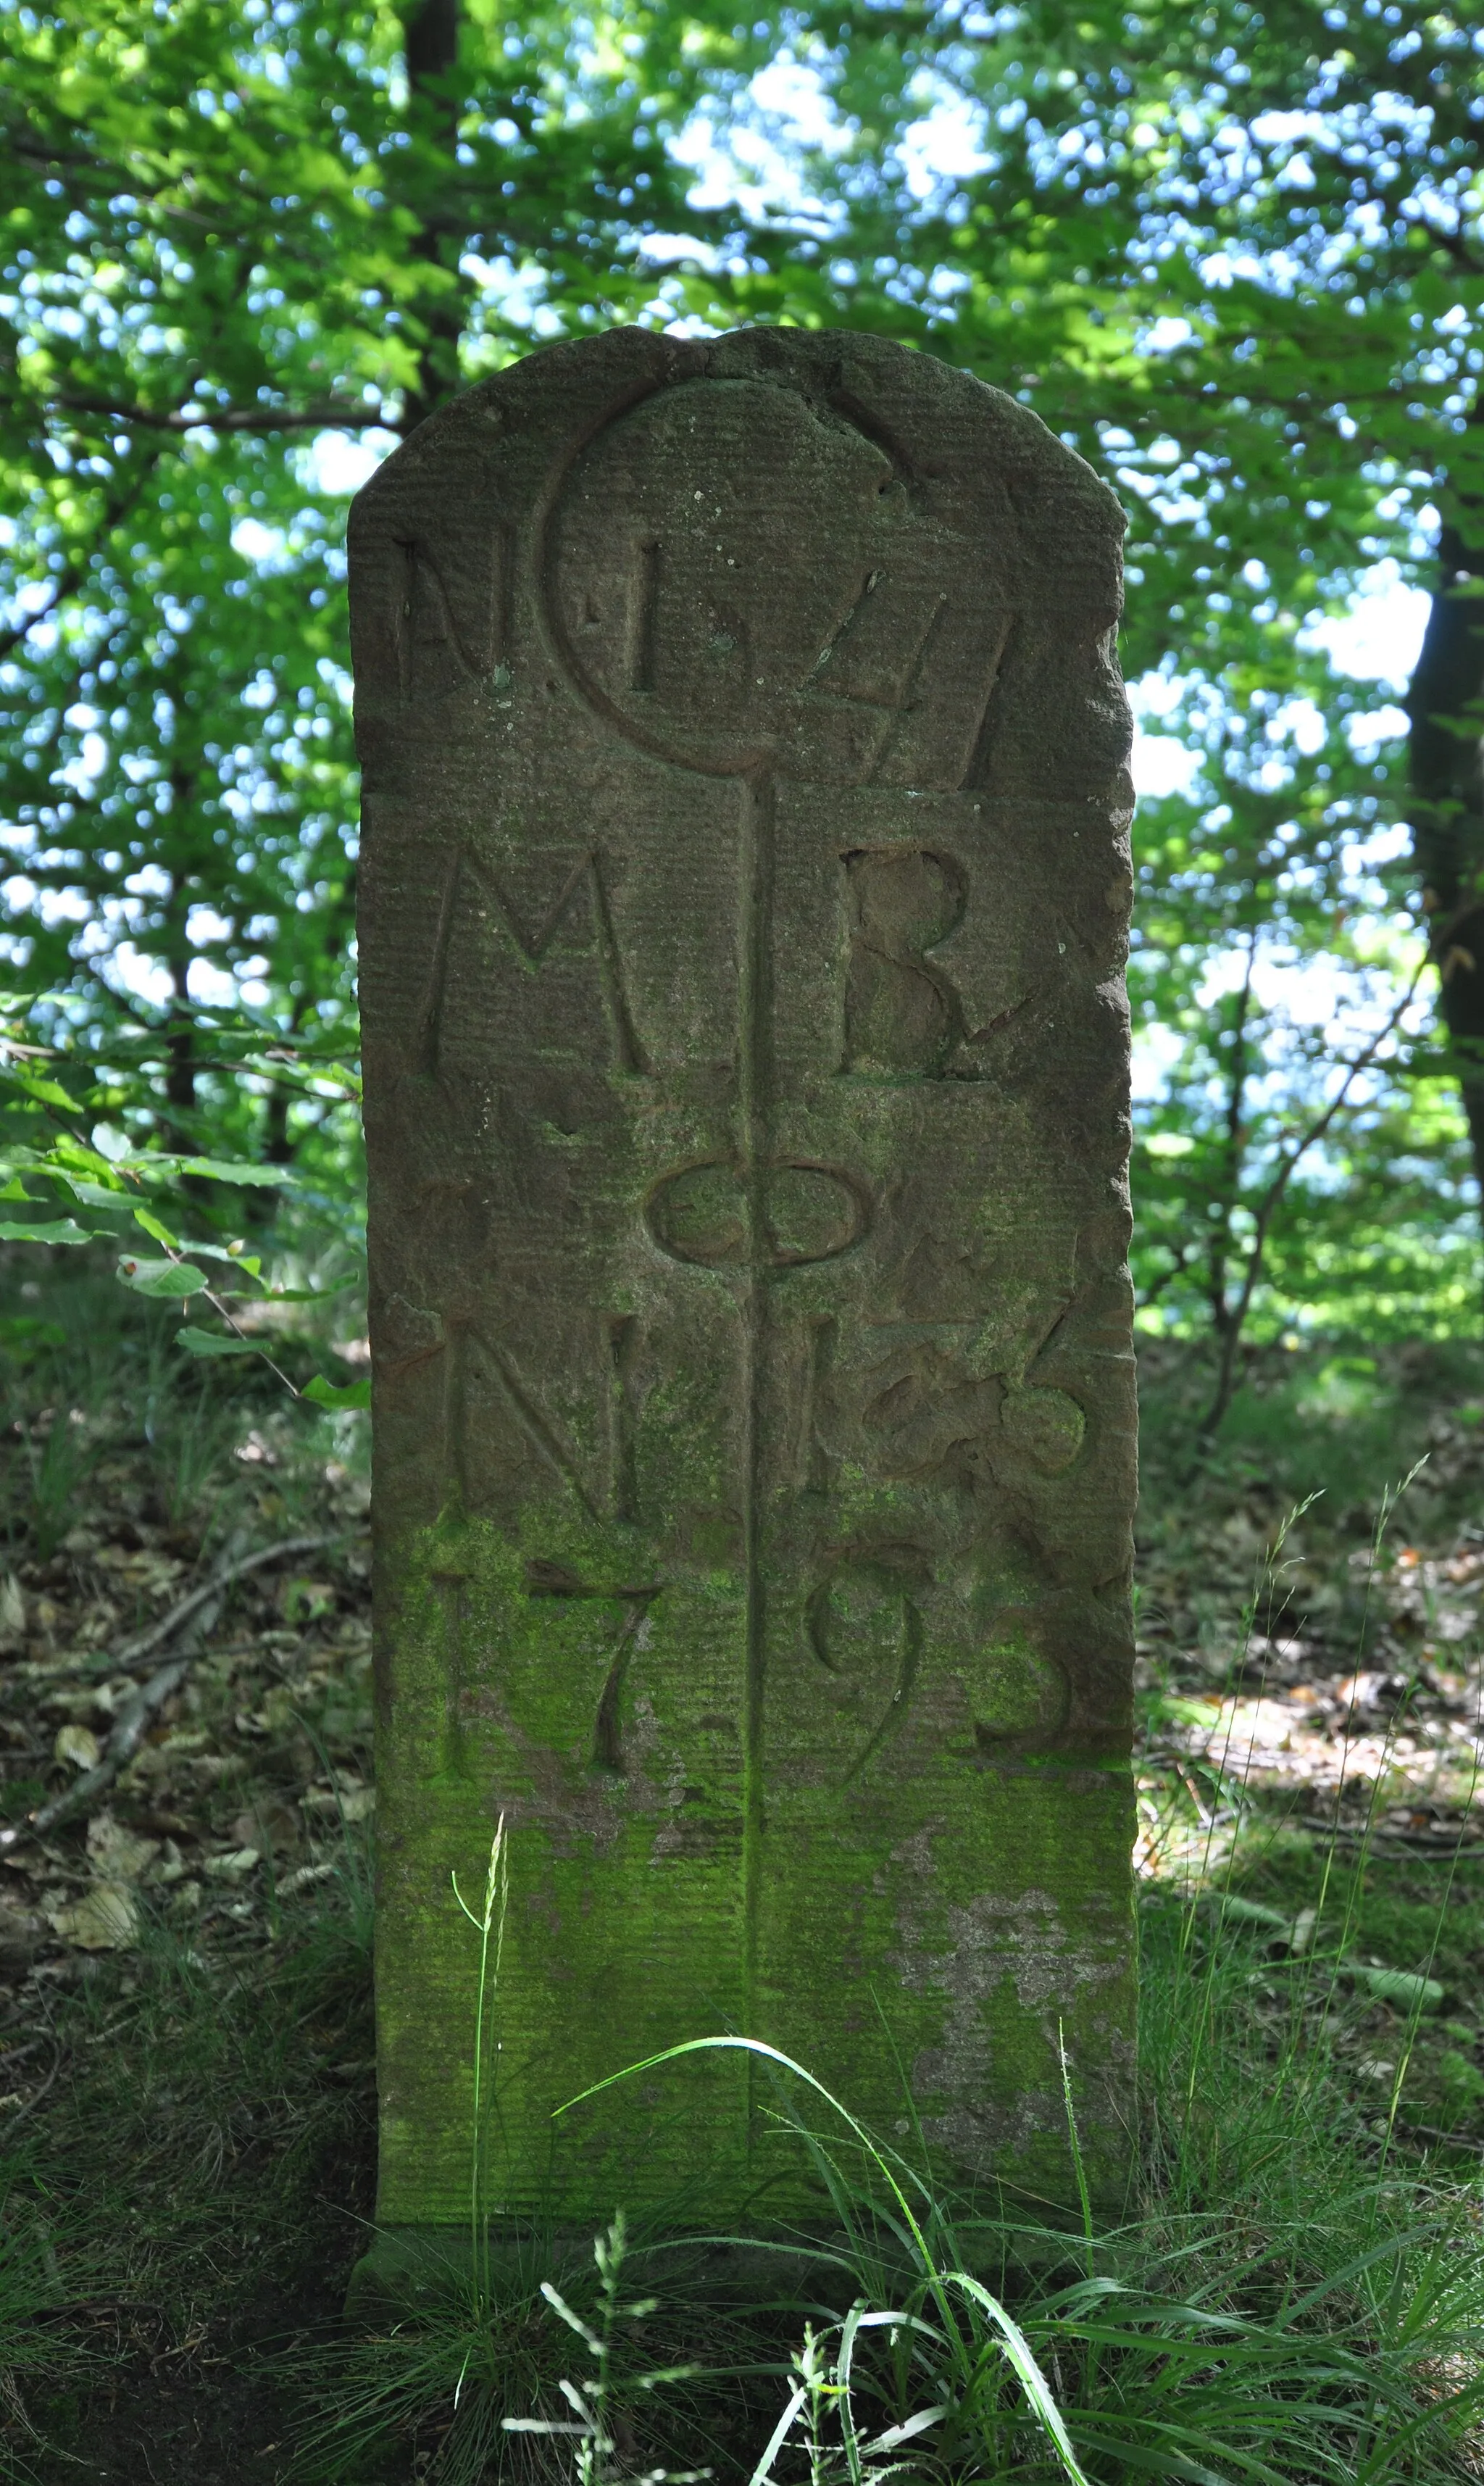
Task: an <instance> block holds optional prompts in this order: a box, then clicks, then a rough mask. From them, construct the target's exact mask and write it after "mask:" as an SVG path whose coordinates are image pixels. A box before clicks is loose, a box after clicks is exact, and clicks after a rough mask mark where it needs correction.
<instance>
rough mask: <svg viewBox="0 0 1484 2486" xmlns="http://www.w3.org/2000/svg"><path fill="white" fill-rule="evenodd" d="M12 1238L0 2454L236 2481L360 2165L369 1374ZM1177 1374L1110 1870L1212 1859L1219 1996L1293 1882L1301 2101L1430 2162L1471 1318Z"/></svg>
mask: <svg viewBox="0 0 1484 2486" xmlns="http://www.w3.org/2000/svg"><path fill="white" fill-rule="evenodd" d="M11 1274H12V1275H13V1276H14V1279H15V1281H16V1284H15V1285H14V1286H13V1287H12V1290H11V1300H13V1301H14V1299H15V1296H16V1294H17V1292H18V1293H19V1294H20V1296H21V1297H22V1298H27V1300H25V1302H24V1307H23V1310H22V1312H21V1313H20V1314H19V1315H18V1316H17V1317H16V1318H14V1319H12V1320H10V1321H8V1322H7V1323H5V1324H3V1326H0V1357H3V1379H4V1384H5V1395H6V1400H7V1404H6V1407H5V1410H4V1422H5V1423H6V1425H7V1426H8V1427H9V1430H8V1433H7V1435H6V1442H7V1466H6V1472H5V1476H4V1478H3V1481H0V1491H3V1493H4V1495H5V1502H4V1505H3V1511H0V1517H3V1520H4V1525H5V1528H6V1532H7V1535H8V1548H7V1550H5V1551H4V1552H3V1553H0V1842H3V1843H0V2186H3V2191H4V2211H3V2218H0V2368H5V2367H7V2366H8V2368H9V2370H8V2372H7V2373H6V2374H5V2379H4V2381H3V2385H0V2388H3V2391H4V2399H3V2402H0V2473H5V2463H6V2462H9V2464H10V2470H9V2473H12V2474H14V2475H16V2476H22V2475H34V2476H36V2477H38V2478H41V2479H45V2480H51V2479H57V2480H61V2479H63V2478H69V2479H70V2478H77V2477H79V2476H91V2477H94V2478H96V2479H100V2480H107V2481H110V2486H249V2481H254V2486H256V2481H262V2486H270V2481H273V2480H276V2479H279V2478H287V2477H288V2476H289V2473H290V2464H291V2456H292V2451H293V2442H294V2434H295V2427H296V2417H295V2408H296V2402H295V2398H294V2387H293V2384H292V2382H291V2379H290V2377H291V2373H292V2360H291V2358H289V2359H288V2360H287V2361H286V2350H287V2349H290V2348H292V2347H293V2346H294V2344H295V2343H297V2344H298V2346H299V2347H301V2348H302V2346H303V2345H304V2343H305V2342H307V2341H308V2342H314V2341H316V2340H318V2339H328V2338H330V2337H332V2336H333V2335H335V2334H336V2333H337V2330H338V2328H339V2326H340V2323H341V2308H342V2305H343V2300H344V2285H345V2279H346V2276H347V2273H348V2271H349V2268H350V2266H351V2264H352V2262H353V2261H354V2260H355V2258H356V2256H357V2253H358V2252H359V2251H360V2250H361V2249H362V2247H363V2244H364V2242H365V2240H366V2238H367V2235H368V2223H369V2220H370V2218H371V2202H372V2181H373V2163H374V2125H373V2111H374V2085H373V2064H372V2034H371V1970H370V1932H371V1884H370V1866H369V1853H370V1835H371V1816H372V1809H373V1804H374V1796H373V1791H372V1786H371V1752H370V1731H371V1715H370V1613H369V1604H370V1568H369V1551H368V1538H367V1510H368V1504H369V1488H368V1481H367V1474H366V1456H367V1443H366V1439H365V1434H366V1423H367V1420H366V1419H365V1418H364V1417H361V1416H358V1415H338V1416H334V1417H328V1416H320V1415H316V1416H310V1415H309V1414H308V1413H307V1411H305V1410H303V1409H302V1408H300V1407H297V1406H295V1405H293V1404H292V1403H290V1402H289V1401H287V1400H285V1399H283V1398H282V1397H279V1398H278V1399H274V1398H271V1397H270V1396H268V1395H265V1390H266V1385H265V1383H264V1382H261V1381H260V1380H259V1379H258V1378H257V1377H255V1373H254V1372H251V1371H250V1372H247V1373H244V1370H243V1367H241V1366H240V1365H227V1366H215V1367H205V1368H203V1367H198V1366H189V1367H187V1368H186V1369H185V1370H184V1371H182V1370H181V1368H180V1367H181V1365H182V1364H183V1363H184V1362H185V1359H183V1358H181V1357H180V1356H179V1353H178V1352H177V1351H176V1350H174V1348H173V1347H172V1345H171V1343H170V1340H171V1332H172V1330H173V1328H174V1326H175V1323H174V1321H173V1319H172V1318H171V1316H170V1315H169V1313H168V1312H164V1311H158V1312H157V1311H156V1310H154V1309H152V1308H149V1307H145V1308H141V1307H140V1306H139V1305H138V1304H137V1303H135V1302H133V1301H132V1300H131V1299H126V1298H123V1296H122V1290H121V1289H118V1288H115V1287H113V1286H112V1285H111V1283H110V1282H109V1281H108V1280H107V1278H106V1277H102V1276H99V1277H92V1276H88V1275H86V1274H85V1275H84V1276H82V1277H80V1278H79V1277H75V1276H73V1275H72V1274H71V1273H70V1272H68V1273H63V1274H61V1275H58V1276H56V1277H50V1276H47V1275H45V1274H44V1273H43V1274H42V1275H41V1278H40V1280H39V1279H38V1278H37V1277H36V1276H35V1275H33V1274H32V1264H30V1263H28V1264H26V1267H25V1268H22V1267H21V1265H20V1263H19V1260H18V1257H17V1258H16V1260H15V1262H14V1266H13V1269H12V1273H11ZM22 1278H24V1279H25V1280H26V1284H24V1285H22V1284H20V1283H19V1282H20V1280H21V1279H22ZM341 1344H342V1347H343V1349H344V1352H345V1353H346V1355H347V1357H348V1359H349V1360H350V1361H351V1362H352V1363H353V1361H354V1358H355V1354H356V1348H355V1344H354V1340H353V1339H350V1338H347V1339H344V1340H342V1341H341ZM284 1352H285V1354H286V1356H287V1357H289V1360H290V1365H291V1356H292V1344H291V1341H290V1342H289V1344H287V1345H286V1347H285V1350H284ZM309 1353H310V1350H309V1348H306V1356H308V1355H309ZM320 1358H321V1360H322V1349H321V1350H320ZM308 1368H309V1364H308V1362H306V1370H307V1369H308ZM1200 1379H1201V1375H1200V1372H1199V1369H1198V1367H1196V1366H1195V1365H1193V1364H1192V1363H1191V1362H1190V1361H1189V1360H1188V1359H1185V1358H1183V1357H1182V1356H1181V1355H1180V1354H1179V1353H1177V1352H1176V1351H1175V1350H1173V1349H1170V1348H1168V1347H1159V1348H1154V1349H1151V1350H1150V1352H1149V1353H1148V1354H1147V1356H1146V1357H1145V1359H1144V1387H1145V1419H1144V1423H1145V1443H1146V1481H1145V1494H1144V1505H1143V1514H1142V1519H1141V1526H1140V1536H1141V1546H1140V1606H1139V1675H1140V1737H1141V1758H1140V1789H1141V1792H1140V1816H1141V1826H1140V1871H1141V1874H1142V1876H1143V1888H1144V1890H1145V1892H1146V1893H1147V1894H1149V1896H1150V1898H1151V1900H1153V1899H1156V1898H1158V1896H1159V1894H1160V1893H1161V1892H1169V1891H1171V1890H1174V1891H1177V1892H1180V1893H1181V1894H1182V1903H1183V1901H1184V1900H1185V1899H1187V1898H1189V1896H1190V1894H1191V1893H1192V1892H1195V1893H1196V1894H1198V1893H1199V1892H1200V1891H1201V1890H1202V1889H1204V1890H1213V1891H1214V1890H1216V1889H1218V1888H1220V1890H1221V1891H1222V1892H1224V1894H1225V1897H1224V1899H1223V1906H1226V1905H1231V1906H1234V1907H1235V1908H1236V1910H1237V1912H1238V1920H1239V1922H1240V1927H1241V1931H1242V1936H1243V1939H1244V1940H1246V1941H1250V1945H1251V1960H1252V1967H1251V1971H1250V1979H1249V1982H1250V1989H1251V2003H1250V2009H1251V2013H1252V2015H1253V2026H1254V2027H1255V2028H1257V2029H1258V2030H1259V2034H1260V2029H1261V2025H1262V2022H1263V2015H1264V2014H1265V2013H1270V2014H1274V2015H1277V2014H1279V2013H1281V2012H1282V2011H1284V2010H1286V2009H1287V2007H1288V2006H1287V2003H1286V2001H1285V1999H1284V1997H1285V1993H1286V1991H1287V1989H1286V1988H1285V1985H1284V1978H1285V1975H1287V1973H1288V1971H1289V1970H1290V1969H1291V1966H1292V1963H1293V1962H1294V1961H1295V1960H1296V1959H1298V1958H1300V1957H1301V1956H1302V1955H1303V1953H1304V1952H1305V1947H1312V1946H1313V1944H1314V1943H1315V1942H1316V1941H1317V1940H1318V1939H1319V1935H1320V1933H1322V1932H1323V1930H1324V1928H1325V1927H1327V1926H1328V1927H1330V1928H1331V1929H1332V1930H1333V1928H1334V1927H1335V1926H1336V1925H1337V1926H1338V1937H1337V1939H1338V1947H1339V1949H1340V1951H1341V1952H1342V1953H1343V1958H1344V1961H1345V1969H1344V1978H1343V2002H1342V2004H1341V2007H1340V2008H1339V2009H1338V2011H1337V2012H1336V2011H1335V2010H1334V2007H1333V1984H1332V1988H1331V2002H1330V2003H1329V2004H1328V2005H1327V2008H1328V2009H1329V2010H1330V2013H1331V2017H1332V2018H1333V2022H1334V2026H1333V2031H1332V2036H1333V2063H1334V2065H1335V2066H1336V2070H1335V2072H1334V2076H1333V2077H1334V2088H1333V2114H1334V2117H1335V2118H1336V2123H1337V2125H1338V2124H1339V2123H1343V2124H1344V2125H1345V2127H1346V2129H1347V2131H1349V2132H1350V2133H1351V2134H1352V2135H1355V2134H1359V2135H1360V2136H1362V2137H1363V2136H1364V2134H1365V2133H1367V2132H1368V2131H1375V2132H1377V2133H1380V2132H1382V2131H1385V2130H1387V2129H1388V2128H1389V2127H1390V2126H1391V2125H1392V2124H1393V2123H1394V2128H1395V2146H1396V2148H1397V2149H1398V2150H1399V2151H1400V2152H1402V2153H1404V2154H1405V2155H1406V2158H1407V2160H1408V2163H1409V2164H1414V2165H1417V2166H1427V2167H1431V2168H1435V2169H1437V2170H1438V2172H1439V2174H1440V2177H1441V2178H1443V2179H1444V2180H1446V2181H1447V2182H1449V2183H1452V2184H1455V2185H1457V2184H1460V2183H1472V2181H1473V2179H1474V2178H1475V2176H1476V2174H1477V2172H1478V2170H1479V2168H1480V2164H1481V2159H1484V1801H1481V1800H1480V1793H1481V1792H1484V1791H1476V1786H1475V1780H1476V1776H1477V1754H1478V1750H1479V1745H1478V1725H1479V1704H1480V1700H1481V1697H1484V1355H1470V1354H1468V1353H1465V1354H1462V1355H1461V1354H1460V1352H1459V1351H1458V1350H1457V1349H1450V1350H1448V1351H1447V1353H1446V1354H1444V1353H1443V1351H1442V1350H1441V1349H1436V1350H1435V1349H1432V1348H1423V1347H1408V1348H1397V1349H1391V1350H1386V1351H1381V1352H1377V1353H1375V1354H1373V1355H1368V1356H1367V1355H1360V1354H1341V1353H1337V1352H1334V1351H1332V1350H1320V1349H1315V1350H1304V1351H1302V1352H1301V1353H1299V1354H1290V1355H1287V1356H1283V1355H1281V1354H1279V1353H1278V1352H1277V1351H1275V1352H1274V1353H1273V1354H1271V1355H1265V1356H1262V1357H1258V1358H1255V1359H1254V1360H1253V1363H1252V1366H1251V1368H1250V1374H1249V1381H1248V1387H1247V1389H1246V1391H1245V1392H1244V1394H1243V1395H1242V1397H1241V1398H1240V1399H1239V1401H1238V1403H1237V1406H1236V1408H1235V1409H1234V1410H1233V1413H1232V1417H1231V1419H1230V1421H1229V1422H1228V1423H1227V1425H1226V1427H1225V1428H1224V1431H1223V1438H1222V1440H1221V1443H1220V1444H1219V1446H1218V1447H1217V1449H1216V1450H1214V1451H1211V1452H1208V1453H1204V1454H1197V1450H1196V1447H1195V1416H1196V1412H1197V1408H1198V1390H1199V1385H1200ZM1418 1458H1425V1461H1426V1464H1425V1465H1424V1466H1423V1467H1422V1468H1421V1470H1420V1472H1419V1473H1418V1474H1417V1475H1416V1476H1415V1478H1414V1479H1413V1481H1412V1482H1411V1484H1410V1485H1408V1487H1407V1490H1406V1491H1405V1493H1404V1494H1403V1495H1402V1497H1401V1500H1400V1502H1399V1503H1398V1504H1397V1505H1396V1507H1395V1508H1394V1510H1392V1511H1391V1512H1390V1515H1389V1518H1388V1523H1387V1526H1386V1528H1385V1531H1384V1533H1382V1532H1381V1531H1380V1529H1379V1526H1378V1522H1379V1518H1380V1515H1381V1513H1382V1511H1383V1508H1384V1505H1385V1501H1386V1497H1387V1492H1388V1487H1395V1486H1397V1485H1399V1484H1400V1483H1401V1481H1402V1479H1403V1478H1404V1477H1405V1476H1406V1475H1407V1473H1408V1471H1409V1470H1410V1469H1412V1467H1413V1466H1414V1463H1415V1461H1416V1460H1417V1459H1418ZM1314 1494H1318V1495H1320V1497H1321V1498H1320V1499H1319V1500H1317V1501H1312V1502H1310V1503H1309V1505H1308V1506H1307V1507H1306V1508H1303V1507H1301V1506H1302V1505H1304V1504H1305V1500H1306V1498H1307V1497H1309V1496H1311V1495H1314ZM1296 1509H1297V1510H1299V1512H1300V1515H1299V1516H1298V1517H1297V1518H1294V1517H1293V1513H1294V1512H1295V1510H1296ZM1275 1549H1276V1551H1275ZM260 1554H261V1555H265V1556H266V1557H267V1558H268V1559H266V1560H264V1561H261V1562H260V1563H258V1565H257V1566H256V1567H254V1568H252V1569H239V1570H238V1571H237V1572H236V1575H235V1576H234V1577H233V1578H232V1579H231V1580H230V1581H227V1582H225V1583H224V1585H222V1586H221V1587H220V1588H218V1589H217V1590H216V1591H215V1592H214V1593H213V1594H212V1595H210V1596H208V1597H207V1598H206V1601H205V1602H204V1604H202V1605H201V1606H200V1607H199V1608H198V1609H197V1610H196V1612H195V1614H194V1616H189V1617H187V1618H186V1620H185V1622H184V1623H183V1625H181V1626H180V1627H179V1629H178V1630H177V1631H176V1632H175V1634H174V1636H170V1635H161V1636H157V1637H156V1638H155V1639H154V1640H153V1644H152V1645H146V1643H147V1642H148V1641H149V1640H150V1637H151V1633H152V1632H153V1631H154V1630H155V1627H156V1626H158V1625H159V1624H161V1623H162V1622H164V1621H165V1620H166V1619H167V1618H168V1617H170V1616H173V1615H175V1614H176V1613H177V1610H178V1609H179V1608H180V1606H181V1605H182V1603H183V1601H184V1600H185V1599H187V1598H188V1597H189V1596H191V1595H192V1594H193V1593H194V1591H195V1590H196V1589H197V1588H198V1587H201V1586H204V1585H206V1584H207V1583H208V1582H210V1581H211V1580H212V1579H213V1578H215V1577H216V1575H217V1574H218V1573H220V1572H223V1571H224V1570H227V1569H230V1568H231V1567H232V1566H233V1565H234V1564H241V1563H242V1562H243V1561H244V1559H245V1558H247V1557H250V1556H254V1555H260ZM141 1695H143V1696H144V1697H143V1699H141ZM136 1730H137V1732H136ZM111 1738H112V1739H113V1741H112V1746H111V1745H110V1739H111ZM131 1738H132V1741H131ZM124 1746H129V1750H128V1752H127V1754H126V1756H125V1757H124V1760H123V1763H122V1766H120V1767H119V1768H118V1770H117V1773H116V1775H114V1776H113V1778H112V1781H111V1782H109V1783H102V1782H100V1780H99V1779H94V1778H91V1777H90V1776H89V1774H90V1773H94V1772H100V1773H101V1774H102V1777H103V1778H106V1776H107V1773H108V1770H109V1768H110V1765H111V1759H112V1758H114V1757H117V1755H118V1754H119V1752H120V1750H121V1748H122V1747H124ZM90 1789H91V1790H92V1792H91V1794H90V1792H89V1790H90ZM73 1790H75V1794H74V1793H72V1792H71V1791H73ZM62 1797H67V1798H68V1800H69V1805H70V1806H71V1808H72V1809H70V1812H69V1813H68V1812H67V1811H66V1809H64V1814H63V1817H60V1818H58V1819H57V1820H56V1822H55V1824H54V1826H53V1827H51V1828H49V1829H46V1830H44V1831H43V1832H42V1833H41V1835H38V1834H37V1833H35V1832H34V1831H33V1830H31V1829H29V1828H28V1827H27V1822H28V1818H29V1816H31V1815H32V1814H33V1813H35V1812H36V1810H37V1809H38V1808H39V1807H42V1806H48V1805H51V1804H52V1803H53V1802H54V1800H56V1799H59V1798H62ZM1197 1904H1198V1895H1197ZM1316 1926H1317V1927H1318V1929H1319V1930H1318V1931H1317V1932H1316ZM1418 1976H1423V1977H1426V1978H1428V1979H1429V1980H1431V1985H1430V1987H1429V1988H1428V1989H1427V1991H1426V1996H1425V2007H1424V2006H1421V2005H1418V2007H1414V2005H1417V2004H1418V1997H1419V1996H1421V1995H1422V1993H1423V1989H1421V1988H1418V1987H1417V1986H1416V1985H1415V1982H1413V1980H1415V1979H1416V1978H1417V1977H1418ZM406 2473H407V2474H409V2475H411V2474H413V2473H414V2472H413V2470H412V2469H409V2470H408V2471H407V2472H406Z"/></svg>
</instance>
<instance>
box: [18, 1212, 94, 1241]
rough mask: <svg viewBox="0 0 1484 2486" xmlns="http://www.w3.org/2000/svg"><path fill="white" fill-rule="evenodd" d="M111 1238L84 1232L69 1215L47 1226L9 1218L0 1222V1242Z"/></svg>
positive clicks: (55, 1219)
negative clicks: (23, 1222) (28, 1223)
mask: <svg viewBox="0 0 1484 2486" xmlns="http://www.w3.org/2000/svg"><path fill="white" fill-rule="evenodd" d="M111 1240H112V1237H111V1236H94V1235H92V1234H87V1233H85V1232H84V1231H83V1229H82V1228H81V1227H80V1226H78V1225H76V1224H75V1223H74V1222H73V1220H72V1219H71V1218H70V1217H57V1218H54V1219H53V1220H52V1222H51V1224H50V1225H49V1226H31V1225H22V1224H20V1223H18V1222H17V1221H13V1220H11V1219H9V1218H7V1219H6V1220H5V1221H4V1222H3V1223H0V1243H92V1242H95V1241H111Z"/></svg>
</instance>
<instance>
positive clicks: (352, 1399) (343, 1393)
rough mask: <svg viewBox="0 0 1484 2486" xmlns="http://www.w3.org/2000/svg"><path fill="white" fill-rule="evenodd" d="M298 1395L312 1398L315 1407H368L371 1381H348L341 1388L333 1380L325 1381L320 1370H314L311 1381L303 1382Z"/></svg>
mask: <svg viewBox="0 0 1484 2486" xmlns="http://www.w3.org/2000/svg"><path fill="white" fill-rule="evenodd" d="M300 1396H301V1397H304V1398H309V1399H312V1400H313V1402H314V1404H315V1405H316V1407H369V1406H370V1405H371V1383H370V1382H369V1381H350V1382H347V1383H346V1384H345V1387H344V1389H343V1390H342V1389H338V1388H337V1387H336V1385H335V1383H334V1382H333V1381H326V1379H325V1377H324V1375H323V1373H322V1372H316V1375H315V1377H314V1379H313V1381H310V1382H307V1383H306V1384H305V1387H304V1389H303V1390H302V1391H301V1393H300Z"/></svg>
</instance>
